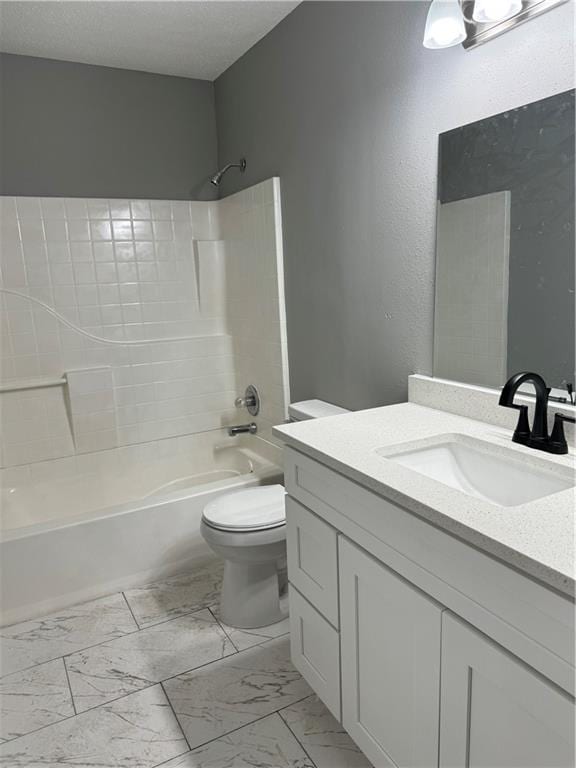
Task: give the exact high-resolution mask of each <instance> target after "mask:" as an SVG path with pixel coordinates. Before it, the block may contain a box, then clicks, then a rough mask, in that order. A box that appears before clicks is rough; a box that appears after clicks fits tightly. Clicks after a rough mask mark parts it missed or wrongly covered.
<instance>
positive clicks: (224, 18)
mask: <svg viewBox="0 0 576 768" xmlns="http://www.w3.org/2000/svg"><path fill="white" fill-rule="evenodd" d="M297 5H298V2H283V1H282V0H260V2H252V0H233V1H232V2H227V1H224V0H193V1H192V2H190V1H189V0H164V2H153V1H149V0H145V1H143V2H141V1H140V0H132V1H130V2H124V0H110V1H108V2H101V0H90V2H86V1H84V2H76V1H75V0H72V1H69V0H67V1H66V2H63V1H62V0H61V1H60V2H58V1H54V0H49V1H46V0H43V1H42V2H14V1H13V0H10V1H9V2H0V30H1V31H0V50H2V51H4V52H6V53H19V54H24V55H26V56H42V57H45V58H49V59H63V60H65V61H79V62H83V63H85V64H99V65H101V66H107V67H120V68H122V69H137V70H142V71H144V72H159V73H161V74H165V75H180V76H182V77H196V78H200V79H203V80H213V79H214V78H216V77H218V75H219V74H221V73H222V72H224V70H225V69H227V68H228V67H229V66H230V65H231V64H232V63H233V62H234V61H236V59H238V58H239V57H240V56H242V54H243V53H245V52H246V51H247V50H248V49H249V48H251V47H252V46H253V45H254V43H256V42H257V41H258V40H260V38H262V37H263V36H264V35H265V34H266V33H267V32H269V31H270V30H271V29H272V28H273V27H275V26H276V24H278V22H279V21H280V20H281V19H283V18H284V16H286V15H287V14H288V13H290V11H292V10H293V9H294V8H295V7H296V6H297Z"/></svg>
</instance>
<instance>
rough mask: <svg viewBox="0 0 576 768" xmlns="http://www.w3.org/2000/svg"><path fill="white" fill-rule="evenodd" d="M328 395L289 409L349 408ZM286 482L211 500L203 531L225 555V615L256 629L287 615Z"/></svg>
mask: <svg viewBox="0 0 576 768" xmlns="http://www.w3.org/2000/svg"><path fill="white" fill-rule="evenodd" d="M347 412H348V411H346V409H344V408H340V407H338V406H337V405H332V404H331V403H325V402H323V401H322V400H305V401H303V402H301V403H294V404H293V405H290V406H289V408H288V413H289V414H290V418H291V420H292V421H304V420H306V419H318V418H322V417H323V416H336V415H338V414H343V413H347ZM284 495H285V494H284V488H283V486H281V485H268V486H260V487H258V488H249V489H247V490H243V491H236V492H235V493H228V494H226V495H224V496H220V497H219V498H218V499H216V500H215V501H212V502H210V504H207V505H206V507H205V509H204V513H203V515H202V524H201V532H202V536H203V537H204V539H205V541H206V543H207V544H208V545H209V546H210V547H211V549H212V550H213V551H214V552H215V553H216V554H217V555H220V557H222V558H223V560H224V580H223V583H222V594H221V598H220V618H221V619H222V621H223V622H224V623H225V624H228V625H229V626H231V627H240V628H242V629H251V628H255V627H264V626H267V625H268V624H274V623H276V622H277V621H281V620H282V619H283V618H285V615H286V614H285V612H283V611H282V609H281V607H280V589H279V584H278V564H279V562H280V563H282V562H284V561H285V558H286V511H285V507H284Z"/></svg>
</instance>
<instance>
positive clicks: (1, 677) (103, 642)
mask: <svg viewBox="0 0 576 768" xmlns="http://www.w3.org/2000/svg"><path fill="white" fill-rule="evenodd" d="M117 594H121V593H119V592H114V593H113V594H112V595H109V596H108V595H107V597H113V596H114V595H117ZM79 605H82V603H79ZM202 611H210V608H209V607H208V606H206V607H205V608H195V609H194V610H192V611H188V612H187V613H182V614H180V615H178V616H172V617H171V618H169V619H164V620H163V621H158V622H156V624H149V625H148V626H146V627H140V626H138V627H137V629H132V630H130V632H124V633H123V634H121V635H116V636H115V637H110V638H108V639H107V640H101V641H100V642H99V643H93V644H92V645H86V646H84V647H82V648H78V649H77V650H75V651H70V652H69V653H63V654H61V655H60V656H52V657H51V658H49V659H44V660H43V661H39V662H37V663H36V664H31V665H30V666H29V667H24V668H23V669H16V670H15V671H14V672H8V674H7V675H0V682H2V681H3V680H5V679H6V678H7V677H10V675H17V674H19V673H21V672H27V671H29V670H30V669H34V668H35V667H41V666H42V664H48V663H49V662H50V661H56V659H67V658H68V657H69V656H73V655H74V654H75V653H83V652H84V651H89V650H90V649H91V648H97V647H98V646H99V645H106V643H112V642H114V641H115V640H120V639H121V638H123V637H129V636H130V635H136V634H137V633H138V632H143V631H144V630H145V629H152V627H158V626H160V625H161V624H169V623H170V622H171V621H177V619H184V618H186V617H187V616H192V615H193V614H195V613H201V612H202ZM210 613H212V611H210ZM212 615H213V614H212ZM199 621H209V619H202V618H200V619H199ZM214 621H215V622H216V623H217V624H220V622H219V621H218V619H214ZM210 623H212V622H211V621H210ZM0 631H1V629H0ZM270 639H272V638H270ZM231 642H232V641H231ZM0 645H1V640H0ZM234 647H236V646H234Z"/></svg>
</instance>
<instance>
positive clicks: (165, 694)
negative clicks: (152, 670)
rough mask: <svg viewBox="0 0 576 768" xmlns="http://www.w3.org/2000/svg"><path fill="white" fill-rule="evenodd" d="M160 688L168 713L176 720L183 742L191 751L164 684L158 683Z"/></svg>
mask: <svg viewBox="0 0 576 768" xmlns="http://www.w3.org/2000/svg"><path fill="white" fill-rule="evenodd" d="M160 688H161V689H162V693H163V694H164V698H165V699H166V701H167V702H168V706H169V707H170V711H171V712H172V714H173V715H174V719H175V720H176V722H177V724H178V728H179V729H180V733H181V734H182V736H183V737H184V741H185V743H186V745H187V747H188V750H189V751H191V750H192V747H191V746H190V742H189V741H188V736H186V732H185V730H184V726H183V725H182V723H181V722H180V718H179V717H178V715H177V714H176V711H175V710H174V705H173V704H172V701H171V700H170V696H168V693H167V691H166V688H164V683H160ZM184 754H186V753H184Z"/></svg>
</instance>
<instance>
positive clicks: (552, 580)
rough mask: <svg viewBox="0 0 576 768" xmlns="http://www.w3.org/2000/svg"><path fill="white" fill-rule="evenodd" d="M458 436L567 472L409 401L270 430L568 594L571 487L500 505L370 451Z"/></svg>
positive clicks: (567, 460)
mask: <svg viewBox="0 0 576 768" xmlns="http://www.w3.org/2000/svg"><path fill="white" fill-rule="evenodd" d="M454 433H457V434H463V435H469V436H471V437H475V438H478V439H481V440H485V441H488V442H491V443H493V444H494V446H495V448H496V450H498V448H499V447H505V448H508V449H511V450H514V451H517V452H518V453H519V454H520V455H521V456H523V458H524V459H525V460H526V461H527V462H537V463H538V464H539V463H540V462H541V461H542V460H545V461H549V462H552V463H553V464H556V465H560V466H562V467H569V468H572V470H574V466H575V464H574V455H573V454H569V455H568V456H554V455H551V454H546V453H543V452H540V451H535V450H533V449H531V448H526V447H524V446H521V445H516V444H515V443H512V440H511V438H512V433H511V432H510V431H509V430H507V429H503V428H502V427H497V426H493V425H491V424H486V423H484V422H480V421H474V420H472V419H469V418H465V417H463V416H455V415H453V414H450V413H446V412H444V411H439V410H434V409H432V408H426V407H424V406H421V405H415V404H413V403H402V404H401V405H390V406H386V407H383V408H373V409H370V410H367V411H357V412H353V413H349V414H346V415H344V416H332V417H327V418H323V419H316V420H310V421H304V422H299V423H295V424H286V425H283V426H280V427H276V428H275V429H274V434H275V435H276V437H277V438H279V439H280V440H282V441H283V442H284V443H286V444H287V445H289V446H291V447H293V448H295V449H297V450H299V451H301V452H302V453H305V454H306V455H308V456H310V457H311V458H313V459H317V460H318V461H320V462H322V463H323V464H325V465H326V466H328V467H331V468H332V469H335V470H336V471H337V472H339V473H341V474H342V475H344V476H346V477H349V478H350V479H351V480H354V481H355V482H357V483H359V484H360V485H362V486H364V487H365V488H368V489H370V490H371V491H374V492H375V493H377V494H379V495H381V496H383V497H385V498H386V499H388V500H390V501H392V502H395V503H397V504H399V505H400V506H402V507H403V508H404V509H406V510H408V511H409V512H412V513H414V514H416V515H418V516H419V517H421V518H423V519H425V520H427V521H429V522H430V523H433V524H434V525H435V526H437V527H438V528H442V529H444V530H446V531H447V532H448V533H450V534H453V535H455V536H458V537H459V538H460V539H462V540H464V541H466V542H469V543H470V544H473V545H474V546H475V547H478V548H479V549H482V550H483V551H485V552H487V553H488V554H490V555H492V556H494V557H497V558H498V559H499V560H501V561H503V562H505V563H506V564H508V565H510V566H513V567H514V568H516V569H518V570H519V571H522V572H524V573H526V574H528V575H529V576H531V577H533V578H535V579H537V580H538V581H540V582H542V583H544V584H546V585H548V586H551V587H553V588H555V589H557V590H559V591H561V592H563V593H564V594H567V595H570V596H573V595H574V584H575V579H574V577H575V573H574V525H575V520H576V491H575V489H574V488H570V489H568V490H566V491H561V492H559V493H555V494H553V495H550V496H547V497H545V498H542V499H537V500H535V501H532V502H529V503H527V504H522V505H521V506H516V507H500V506H496V505H495V504H491V503H489V502H488V501H484V500H482V499H478V498H474V497H472V496H468V495H467V494H465V493H462V492H461V491H458V490H456V489H453V488H450V487H449V486H447V485H444V484H443V483H440V482H438V481H436V480H433V479H431V478H428V477H426V476H424V475H422V474H419V473H417V472H415V471H413V470H411V469H408V468H407V467H403V466H402V465H400V464H398V463H395V462H394V461H391V460H389V459H386V458H385V457H383V456H382V455H379V454H378V453H377V452H376V451H377V450H378V449H382V448H388V447H391V446H400V445H401V444H403V443H409V442H413V441H416V440H419V441H420V440H424V439H426V438H437V437H438V436H439V435H446V434H454Z"/></svg>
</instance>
